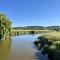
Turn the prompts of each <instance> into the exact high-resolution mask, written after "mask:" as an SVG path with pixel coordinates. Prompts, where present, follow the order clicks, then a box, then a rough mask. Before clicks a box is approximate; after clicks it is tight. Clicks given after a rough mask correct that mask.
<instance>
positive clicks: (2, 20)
mask: <svg viewBox="0 0 60 60" xmlns="http://www.w3.org/2000/svg"><path fill="white" fill-rule="evenodd" d="M11 29H12V23H11V21H10V20H9V18H7V16H6V15H5V14H0V38H2V37H4V36H5V35H6V36H9V35H11Z"/></svg>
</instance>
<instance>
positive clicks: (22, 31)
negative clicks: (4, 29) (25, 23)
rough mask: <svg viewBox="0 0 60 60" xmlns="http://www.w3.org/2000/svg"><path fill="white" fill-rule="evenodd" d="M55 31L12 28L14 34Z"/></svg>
mask: <svg viewBox="0 0 60 60" xmlns="http://www.w3.org/2000/svg"><path fill="white" fill-rule="evenodd" d="M50 32H53V30H33V29H31V30H23V29H21V30H15V29H13V30H12V35H21V34H39V33H50Z"/></svg>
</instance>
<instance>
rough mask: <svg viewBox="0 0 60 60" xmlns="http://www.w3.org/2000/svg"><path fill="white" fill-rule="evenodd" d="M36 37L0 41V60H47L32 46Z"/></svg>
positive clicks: (21, 36)
mask: <svg viewBox="0 0 60 60" xmlns="http://www.w3.org/2000/svg"><path fill="white" fill-rule="evenodd" d="M38 35H39V34H38ZM38 35H20V36H14V37H12V38H11V39H6V40H3V41H0V60H48V57H47V56H46V55H45V56H44V55H42V54H41V52H40V51H38V50H37V49H36V48H35V46H34V44H33V42H34V41H35V40H36V39H37V37H38Z"/></svg>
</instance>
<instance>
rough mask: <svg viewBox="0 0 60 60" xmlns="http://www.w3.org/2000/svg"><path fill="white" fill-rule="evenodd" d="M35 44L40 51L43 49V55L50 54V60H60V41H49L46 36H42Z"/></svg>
mask: <svg viewBox="0 0 60 60" xmlns="http://www.w3.org/2000/svg"><path fill="white" fill-rule="evenodd" d="M34 44H35V46H36V47H38V49H42V54H48V57H49V59H50V60H60V41H59V40H57V41H56V40H49V39H48V38H47V37H46V36H44V35H42V36H39V37H38V38H37V41H35V42H34ZM39 44H40V45H39Z"/></svg>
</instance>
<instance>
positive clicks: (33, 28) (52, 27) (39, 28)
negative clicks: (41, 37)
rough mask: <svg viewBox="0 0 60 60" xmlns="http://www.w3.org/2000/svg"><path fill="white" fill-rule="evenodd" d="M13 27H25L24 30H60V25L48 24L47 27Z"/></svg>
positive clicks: (18, 28)
mask: <svg viewBox="0 0 60 60" xmlns="http://www.w3.org/2000/svg"><path fill="white" fill-rule="evenodd" d="M13 29H17V30H20V29H23V30H46V29H47V30H56V31H58V30H60V26H47V27H43V26H25V27H14V28H13Z"/></svg>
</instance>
